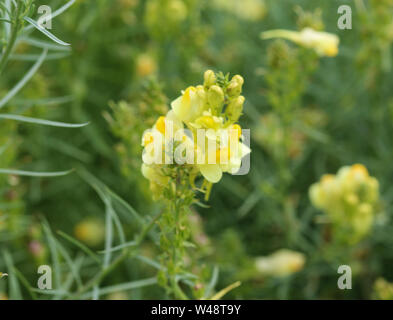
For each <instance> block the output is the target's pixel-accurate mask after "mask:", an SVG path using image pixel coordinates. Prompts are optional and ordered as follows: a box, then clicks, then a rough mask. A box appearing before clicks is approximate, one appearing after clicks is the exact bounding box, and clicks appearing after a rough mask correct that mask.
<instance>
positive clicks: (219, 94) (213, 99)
mask: <svg viewBox="0 0 393 320" xmlns="http://www.w3.org/2000/svg"><path fill="white" fill-rule="evenodd" d="M224 99H225V97H224V92H223V91H222V89H221V88H220V87H219V86H217V85H212V86H211V87H210V89H209V91H208V92H207V100H208V101H209V104H210V106H211V107H213V108H216V107H220V106H221V104H222V103H223V102H224Z"/></svg>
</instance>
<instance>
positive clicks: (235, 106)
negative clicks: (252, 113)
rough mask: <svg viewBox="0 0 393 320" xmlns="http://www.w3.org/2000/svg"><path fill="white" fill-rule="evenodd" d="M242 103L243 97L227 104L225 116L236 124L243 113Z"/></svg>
mask: <svg viewBox="0 0 393 320" xmlns="http://www.w3.org/2000/svg"><path fill="white" fill-rule="evenodd" d="M244 101H245V99H244V97H243V96H239V97H237V98H236V99H234V100H232V101H231V102H230V103H229V105H228V107H227V109H226V114H227V116H228V118H229V119H230V120H231V121H233V122H236V121H237V120H238V119H239V117H240V116H241V114H242V112H243V104H244Z"/></svg>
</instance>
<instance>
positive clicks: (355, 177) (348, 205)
mask: <svg viewBox="0 0 393 320" xmlns="http://www.w3.org/2000/svg"><path fill="white" fill-rule="evenodd" d="M309 193H310V199H311V202H312V204H313V205H314V206H315V207H316V208H318V209H320V210H322V211H324V212H325V213H326V214H327V215H328V216H329V218H330V220H331V222H332V225H333V229H334V230H335V231H336V232H337V233H339V236H340V237H343V238H342V239H343V240H345V241H346V242H350V243H355V242H357V241H359V240H360V239H361V238H363V237H364V236H365V235H366V234H367V233H368V232H369V231H370V229H371V227H372V225H373V222H374V219H375V215H376V213H377V210H378V206H379V183H378V181H377V179H375V178H374V177H371V176H370V175H369V173H368V171H367V169H366V167H364V166H363V165H361V164H355V165H353V166H351V167H347V166H346V167H343V168H341V169H340V170H339V171H338V173H337V175H332V174H326V175H324V176H323V177H322V178H321V180H320V181H319V182H318V183H315V184H313V185H312V186H311V188H310V191H309Z"/></svg>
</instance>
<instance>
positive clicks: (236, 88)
mask: <svg viewBox="0 0 393 320" xmlns="http://www.w3.org/2000/svg"><path fill="white" fill-rule="evenodd" d="M242 85H243V84H242V83H241V82H240V81H239V80H238V79H233V78H232V80H231V81H230V82H229V85H228V87H227V93H228V96H230V97H236V96H238V95H240V93H241V92H242Z"/></svg>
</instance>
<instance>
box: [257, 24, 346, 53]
mask: <svg viewBox="0 0 393 320" xmlns="http://www.w3.org/2000/svg"><path fill="white" fill-rule="evenodd" d="M261 37H262V39H272V38H283V39H287V40H290V41H293V42H295V43H296V44H298V45H300V46H303V47H305V48H310V49H314V50H315V51H316V53H317V54H318V55H320V56H327V57H335V56H336V55H337V54H338V45H339V43H340V39H339V37H338V36H337V35H335V34H332V33H328V32H321V31H316V30H314V29H311V28H304V29H303V30H301V31H300V32H299V31H290V30H281V29H278V30H270V31H265V32H262V33H261Z"/></svg>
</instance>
